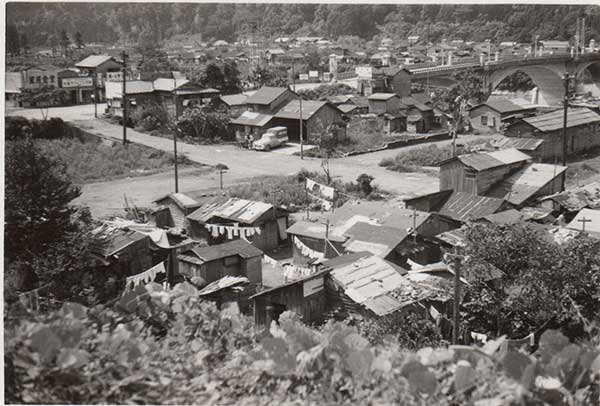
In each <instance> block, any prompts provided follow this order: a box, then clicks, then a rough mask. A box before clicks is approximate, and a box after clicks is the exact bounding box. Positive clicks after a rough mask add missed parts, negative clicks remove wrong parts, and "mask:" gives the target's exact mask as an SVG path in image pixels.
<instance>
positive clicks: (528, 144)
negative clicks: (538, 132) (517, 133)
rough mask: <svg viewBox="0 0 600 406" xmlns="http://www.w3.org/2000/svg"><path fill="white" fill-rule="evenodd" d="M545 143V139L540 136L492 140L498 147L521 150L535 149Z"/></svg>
mask: <svg viewBox="0 0 600 406" xmlns="http://www.w3.org/2000/svg"><path fill="white" fill-rule="evenodd" d="M543 143H544V140H542V139H539V138H512V137H504V138H501V139H497V140H494V141H492V145H493V146H494V147H496V148H503V149H504V148H516V149H518V150H521V151H535V150H536V149H538V148H539V147H540V145H542V144H543Z"/></svg>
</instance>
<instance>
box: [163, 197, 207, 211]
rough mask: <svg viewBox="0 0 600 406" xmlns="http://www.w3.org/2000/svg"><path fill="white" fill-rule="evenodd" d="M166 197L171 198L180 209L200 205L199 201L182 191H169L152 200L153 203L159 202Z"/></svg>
mask: <svg viewBox="0 0 600 406" xmlns="http://www.w3.org/2000/svg"><path fill="white" fill-rule="evenodd" d="M166 199H170V200H172V201H173V202H174V203H175V204H176V205H177V206H179V207H180V208H182V209H193V208H194V207H200V205H201V203H200V202H198V201H196V200H194V199H192V198H191V197H189V196H188V195H186V194H184V193H169V194H168V195H165V196H162V197H159V198H158V199H156V200H154V203H157V204H159V202H160V201H162V200H166Z"/></svg>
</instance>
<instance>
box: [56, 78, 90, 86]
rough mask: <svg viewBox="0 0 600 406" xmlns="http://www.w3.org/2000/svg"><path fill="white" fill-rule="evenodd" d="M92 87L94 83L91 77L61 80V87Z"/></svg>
mask: <svg viewBox="0 0 600 406" xmlns="http://www.w3.org/2000/svg"><path fill="white" fill-rule="evenodd" d="M93 85H94V81H93V80H92V78H91V77H89V76H86V77H81V78H64V79H63V80H62V87H63V88H69V87H91V86H93Z"/></svg>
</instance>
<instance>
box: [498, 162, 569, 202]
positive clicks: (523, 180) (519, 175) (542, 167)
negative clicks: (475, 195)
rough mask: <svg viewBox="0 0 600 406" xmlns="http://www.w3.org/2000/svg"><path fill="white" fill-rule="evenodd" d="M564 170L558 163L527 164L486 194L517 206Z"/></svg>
mask: <svg viewBox="0 0 600 406" xmlns="http://www.w3.org/2000/svg"><path fill="white" fill-rule="evenodd" d="M566 170H567V167H565V166H559V165H551V164H537V163H536V164H529V165H527V166H526V167H525V168H523V169H520V170H519V171H518V172H516V173H514V174H513V175H511V176H509V177H508V178H506V179H504V180H503V181H502V182H500V183H499V184H498V185H496V186H495V187H493V188H492V189H490V191H489V192H488V193H487V196H489V197H496V198H501V199H506V200H508V201H509V202H510V203H512V204H514V205H517V206H519V205H521V204H523V203H525V202H526V201H527V200H529V199H530V198H531V197H532V196H534V195H535V194H536V193H537V192H539V190H540V189H541V188H543V187H544V186H545V185H547V184H548V183H550V182H551V181H552V180H554V179H555V178H557V177H558V176H560V175H561V174H562V173H563V172H564V171H566Z"/></svg>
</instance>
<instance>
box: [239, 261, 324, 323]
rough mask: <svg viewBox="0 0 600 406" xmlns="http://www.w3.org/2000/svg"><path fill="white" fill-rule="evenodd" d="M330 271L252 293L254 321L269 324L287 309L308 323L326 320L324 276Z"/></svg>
mask: <svg viewBox="0 0 600 406" xmlns="http://www.w3.org/2000/svg"><path fill="white" fill-rule="evenodd" d="M328 272H329V271H328V270H322V271H319V272H317V273H314V274H312V275H309V276H307V277H305V278H302V279H298V280H295V281H291V282H288V283H286V284H284V285H281V286H277V287H274V288H271V289H267V290H263V291H262V292H259V293H257V294H255V295H253V296H251V297H250V299H251V300H252V301H253V302H254V322H255V323H256V324H258V325H261V326H267V327H269V326H270V325H271V322H272V321H278V320H279V316H281V314H282V313H283V312H285V311H291V312H294V313H297V314H298V315H300V317H301V318H302V321H303V322H305V323H319V322H322V321H324V315H325V312H326V308H327V298H326V292H325V277H326V275H327V273H328Z"/></svg>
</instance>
